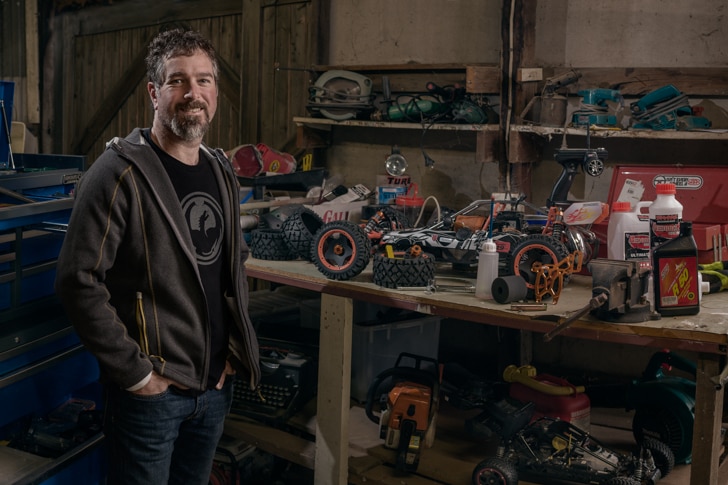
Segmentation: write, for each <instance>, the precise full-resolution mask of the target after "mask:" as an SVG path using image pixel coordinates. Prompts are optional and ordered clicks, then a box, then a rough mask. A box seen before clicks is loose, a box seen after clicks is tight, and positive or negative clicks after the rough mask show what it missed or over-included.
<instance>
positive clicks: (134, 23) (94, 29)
mask: <svg viewBox="0 0 728 485" xmlns="http://www.w3.org/2000/svg"><path fill="white" fill-rule="evenodd" d="M109 4H110V5H99V6H91V7H86V8H84V9H82V10H80V11H78V12H76V13H75V14H74V15H73V18H74V21H75V22H77V25H78V32H79V34H80V35H92V34H99V33H104V32H111V31H115V30H126V29H134V28H141V27H147V26H149V25H162V24H164V23H166V22H169V20H170V19H174V20H177V21H190V20H197V19H199V18H200V17H201V16H204V17H206V18H209V17H222V16H225V15H232V14H239V13H240V0H215V1H214V2H205V4H204V8H202V9H201V8H200V2H199V1H198V0H175V1H174V2H149V1H148V0H125V1H124V2H121V3H119V4H118V5H113V4H111V2H109Z"/></svg>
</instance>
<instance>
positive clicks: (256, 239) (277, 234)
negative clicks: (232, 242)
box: [250, 229, 297, 261]
mask: <svg viewBox="0 0 728 485" xmlns="http://www.w3.org/2000/svg"><path fill="white" fill-rule="evenodd" d="M250 254H251V256H253V257H254V258H257V259H265V260H268V261H291V260H294V259H296V257H297V256H296V253H294V252H293V251H291V250H290V248H289V247H288V244H287V243H286V241H285V239H284V238H283V231H279V230H276V229H254V230H253V231H251V233H250Z"/></svg>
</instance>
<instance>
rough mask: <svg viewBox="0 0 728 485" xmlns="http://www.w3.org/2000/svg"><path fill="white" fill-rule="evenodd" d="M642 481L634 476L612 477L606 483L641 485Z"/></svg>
mask: <svg viewBox="0 0 728 485" xmlns="http://www.w3.org/2000/svg"><path fill="white" fill-rule="evenodd" d="M641 483H642V482H640V481H639V480H637V479H635V478H632V477H614V478H610V479H609V480H608V481H607V483H606V484H605V485H641Z"/></svg>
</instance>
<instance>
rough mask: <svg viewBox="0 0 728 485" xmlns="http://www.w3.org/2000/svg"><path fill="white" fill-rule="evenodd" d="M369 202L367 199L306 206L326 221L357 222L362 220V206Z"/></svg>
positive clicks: (334, 201)
mask: <svg viewBox="0 0 728 485" xmlns="http://www.w3.org/2000/svg"><path fill="white" fill-rule="evenodd" d="M368 203H369V202H368V201H366V200H357V201H355V202H343V203H342V202H336V200H333V201H331V202H324V203H322V204H317V205H307V206H306V207H308V208H310V209H311V210H313V211H314V212H315V213H316V214H318V215H319V216H321V218H322V219H323V220H324V222H332V221H351V222H355V223H357V224H358V223H360V222H361V211H362V207H364V206H365V205H367V204H368Z"/></svg>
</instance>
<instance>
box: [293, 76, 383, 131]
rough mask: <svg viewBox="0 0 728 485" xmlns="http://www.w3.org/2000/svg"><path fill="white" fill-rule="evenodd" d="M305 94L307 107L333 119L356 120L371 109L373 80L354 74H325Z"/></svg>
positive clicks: (312, 111) (372, 106)
mask: <svg viewBox="0 0 728 485" xmlns="http://www.w3.org/2000/svg"><path fill="white" fill-rule="evenodd" d="M308 91H309V102H308V104H307V105H306V108H307V109H308V110H309V111H310V112H311V113H313V114H320V115H321V116H323V117H325V118H329V119H332V120H336V121H344V120H351V119H355V118H357V117H358V116H360V115H361V114H364V113H368V112H370V111H372V110H373V109H374V105H373V100H374V96H373V95H372V80H371V79H369V78H368V77H366V76H364V75H362V74H359V73H356V72H352V71H344V70H339V69H335V70H331V71H326V72H325V73H323V74H322V75H321V76H319V77H318V79H316V82H315V83H314V85H313V86H311V87H310V88H309V90H308Z"/></svg>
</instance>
